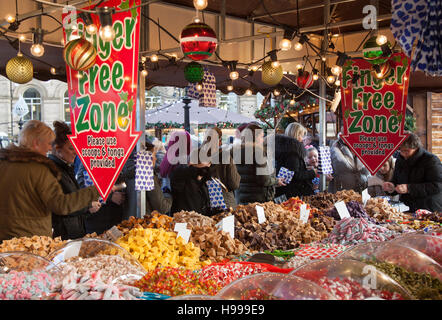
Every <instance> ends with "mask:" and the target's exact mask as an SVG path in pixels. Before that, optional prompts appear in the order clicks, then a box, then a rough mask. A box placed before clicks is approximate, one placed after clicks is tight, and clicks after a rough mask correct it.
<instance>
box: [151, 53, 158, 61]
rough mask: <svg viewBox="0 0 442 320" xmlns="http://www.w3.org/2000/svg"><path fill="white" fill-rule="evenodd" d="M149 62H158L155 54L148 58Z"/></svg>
mask: <svg viewBox="0 0 442 320" xmlns="http://www.w3.org/2000/svg"><path fill="white" fill-rule="evenodd" d="M150 61H152V62H158V56H157V55H156V54H153V55H151V56H150Z"/></svg>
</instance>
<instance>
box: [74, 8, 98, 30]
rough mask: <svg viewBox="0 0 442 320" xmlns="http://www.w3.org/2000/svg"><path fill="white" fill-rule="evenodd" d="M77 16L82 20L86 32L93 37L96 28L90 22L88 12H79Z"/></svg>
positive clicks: (90, 18)
mask: <svg viewBox="0 0 442 320" xmlns="http://www.w3.org/2000/svg"><path fill="white" fill-rule="evenodd" d="M78 16H79V17H80V18H81V19H82V20H83V22H84V24H85V25H86V32H87V33H89V34H90V35H94V34H96V33H97V31H98V28H97V26H96V25H95V24H94V22H93V21H92V17H91V14H90V13H88V12H80V13H79V14H78Z"/></svg>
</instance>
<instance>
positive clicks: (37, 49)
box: [31, 28, 45, 57]
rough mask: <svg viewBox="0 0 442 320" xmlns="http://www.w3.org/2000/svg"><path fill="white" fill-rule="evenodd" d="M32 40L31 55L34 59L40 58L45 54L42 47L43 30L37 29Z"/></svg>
mask: <svg viewBox="0 0 442 320" xmlns="http://www.w3.org/2000/svg"><path fill="white" fill-rule="evenodd" d="M33 35H34V40H33V45H32V46H31V54H32V55H33V56H35V57H41V56H42V55H43V54H44V53H45V48H44V46H43V29H41V28H37V29H35V30H34V32H33Z"/></svg>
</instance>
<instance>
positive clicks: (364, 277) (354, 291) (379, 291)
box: [291, 258, 412, 300]
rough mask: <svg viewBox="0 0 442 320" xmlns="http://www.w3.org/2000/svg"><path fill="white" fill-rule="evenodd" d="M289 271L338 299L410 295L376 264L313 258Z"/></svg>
mask: <svg viewBox="0 0 442 320" xmlns="http://www.w3.org/2000/svg"><path fill="white" fill-rule="evenodd" d="M291 274H292V275H295V276H298V277H301V278H304V279H307V280H310V281H313V282H314V283H316V284H318V285H319V286H321V287H322V288H324V289H326V290H327V291H328V292H330V293H331V294H333V295H334V296H335V297H336V298H337V299H339V300H363V299H367V298H370V297H380V298H382V299H385V300H402V299H407V300H408V299H412V296H411V295H410V294H409V293H408V292H407V291H406V290H405V289H404V288H403V287H402V286H401V285H400V284H399V283H397V282H396V281H395V280H394V279H392V278H390V277H389V276H388V275H386V274H384V273H382V272H381V271H379V270H377V269H376V268H374V267H372V266H370V265H368V264H366V263H363V262H361V261H355V260H351V259H341V258H339V259H323V260H315V261H313V262H311V263H308V264H305V265H303V266H301V267H300V268H298V269H295V270H294V271H293V272H292V273H291Z"/></svg>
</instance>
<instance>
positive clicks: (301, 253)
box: [294, 243, 348, 260]
mask: <svg viewBox="0 0 442 320" xmlns="http://www.w3.org/2000/svg"><path fill="white" fill-rule="evenodd" d="M347 248H348V247H347V246H344V245H340V244H322V243H312V244H307V245H301V246H300V248H297V249H296V250H295V251H294V254H295V255H296V256H297V257H308V258H309V259H311V260H315V259H328V258H336V257H338V256H339V255H341V254H342V253H343V252H344V251H345V250H346V249H347Z"/></svg>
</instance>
